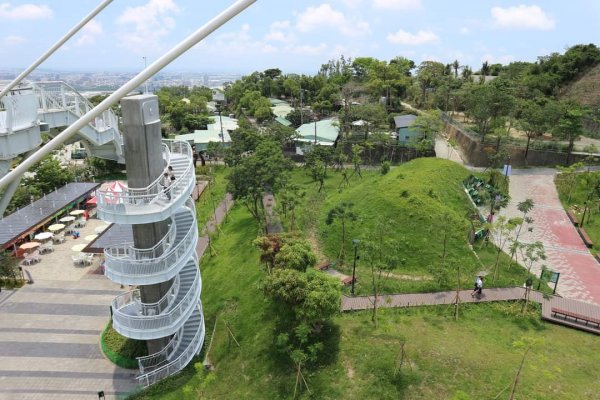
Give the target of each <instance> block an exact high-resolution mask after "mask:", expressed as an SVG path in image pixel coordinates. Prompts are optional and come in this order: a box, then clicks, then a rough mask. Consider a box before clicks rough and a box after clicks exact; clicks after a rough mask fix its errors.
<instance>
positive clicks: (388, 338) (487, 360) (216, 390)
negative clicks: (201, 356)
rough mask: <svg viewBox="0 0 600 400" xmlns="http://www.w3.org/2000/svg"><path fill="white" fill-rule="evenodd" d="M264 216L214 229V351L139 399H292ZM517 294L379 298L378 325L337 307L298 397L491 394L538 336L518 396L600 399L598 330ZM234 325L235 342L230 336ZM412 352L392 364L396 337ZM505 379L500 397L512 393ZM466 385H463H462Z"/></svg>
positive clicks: (210, 287) (238, 213)
mask: <svg viewBox="0 0 600 400" xmlns="http://www.w3.org/2000/svg"><path fill="white" fill-rule="evenodd" d="M257 230H258V226H257V225H256V223H255V221H254V220H252V218H251V217H250V216H249V215H248V213H247V211H246V210H245V209H244V208H243V207H240V206H239V205H238V206H236V207H235V208H234V210H233V211H232V213H231V215H230V218H229V221H228V222H227V223H226V224H225V225H224V226H223V229H222V232H221V234H220V235H219V236H218V237H216V238H215V240H214V246H215V250H216V253H217V254H216V256H213V257H210V256H205V257H204V258H203V260H202V262H201V270H202V276H203V291H202V300H203V305H204V312H205V318H206V328H207V339H206V343H207V346H208V343H209V342H210V337H211V335H210V334H211V333H212V331H213V327H214V326H215V323H216V329H215V337H214V340H213V343H212V347H211V349H210V351H209V356H210V360H211V362H212V364H213V365H214V371H213V372H210V373H207V372H205V371H204V368H203V366H202V363H201V362H200V360H197V362H196V363H195V364H194V363H192V365H190V366H189V367H188V368H187V369H186V370H185V371H184V372H182V373H181V374H179V375H177V376H175V377H173V378H171V379H168V380H166V381H164V382H161V383H159V384H158V385H157V386H155V387H153V388H151V389H150V390H149V391H146V392H144V393H141V394H139V395H137V396H136V397H134V398H135V399H138V400H139V399H173V400H175V399H177V400H179V399H289V398H292V394H293V388H294V382H295V371H294V368H293V365H292V364H291V363H290V362H289V361H288V360H287V359H286V358H282V357H280V356H279V354H278V353H277V352H276V351H275V350H274V349H275V345H274V342H275V337H274V332H275V329H274V328H275V325H274V324H275V318H276V316H275V315H274V313H273V311H272V309H271V307H270V305H269V302H268V301H266V300H265V298H264V296H263V294H262V291H261V280H262V278H263V277H264V272H263V267H262V266H261V265H260V264H259V262H258V251H257V250H256V249H254V248H253V247H252V246H251V245H250V242H251V241H252V240H253V239H254V238H255V237H256V233H257ZM520 309H521V306H520V304H518V303H512V304H511V303H502V304H500V303H497V304H489V305H486V304H477V305H468V306H467V305H465V306H462V307H461V314H460V318H459V320H458V321H457V322H456V321H454V318H453V312H452V308H450V307H447V306H442V307H419V308H412V309H384V310H380V313H379V321H380V324H379V326H378V327H377V328H375V327H374V326H373V324H372V323H371V321H370V313H369V312H368V311H365V312H358V313H348V314H343V315H339V316H337V317H335V318H334V319H333V321H332V324H330V325H328V326H327V327H326V328H325V329H326V333H327V335H326V339H327V340H326V347H325V354H324V356H323V357H322V360H321V363H320V365H318V366H313V367H312V368H308V369H307V370H306V371H305V374H306V379H307V382H308V385H309V387H310V389H311V391H312V395H309V394H308V393H307V392H306V391H304V392H303V393H302V396H303V397H302V398H312V399H399V398H400V399H452V398H454V399H482V398H485V399H492V398H494V397H495V396H496V395H497V394H498V393H500V392H501V391H502V390H503V389H506V388H507V387H508V386H509V385H510V383H511V382H512V379H513V377H514V373H515V371H516V368H517V367H518V365H519V362H520V359H521V355H522V351H523V350H519V349H515V348H514V347H513V343H514V342H515V341H517V340H519V339H521V338H522V337H535V338H538V339H540V340H541V342H540V343H539V344H537V345H536V346H535V347H534V348H533V349H532V351H531V353H530V355H529V356H528V358H527V359H526V362H525V366H524V369H523V372H522V376H521V384H520V386H519V389H518V398H520V399H540V400H541V399H544V400H547V399H557V400H558V399H561V400H563V399H573V400H575V399H577V400H579V399H600V373H598V370H597V368H596V364H597V360H596V359H597V357H596V355H595V348H596V347H597V346H596V343H597V337H595V336H592V335H589V334H585V333H581V332H578V331H575V330H571V329H568V328H564V327H560V326H555V325H549V324H546V323H543V322H541V321H540V318H539V311H537V310H532V311H531V312H529V313H527V314H525V315H522V314H521V313H520ZM227 327H229V328H230V329H231V332H233V334H234V336H235V338H236V340H237V341H238V342H239V344H240V347H237V345H236V344H235V343H234V341H233V340H232V339H230V335H229V333H228V331H227ZM402 342H404V343H405V352H406V356H407V359H406V360H405V363H404V366H403V367H402V369H401V371H400V372H397V373H396V374H394V369H395V365H397V363H396V362H395V360H396V359H397V356H398V353H399V349H400V343H402ZM507 390H508V389H506V390H505V391H504V392H503V393H502V394H501V395H500V397H499V398H508V391H507ZM461 391H462V393H461Z"/></svg>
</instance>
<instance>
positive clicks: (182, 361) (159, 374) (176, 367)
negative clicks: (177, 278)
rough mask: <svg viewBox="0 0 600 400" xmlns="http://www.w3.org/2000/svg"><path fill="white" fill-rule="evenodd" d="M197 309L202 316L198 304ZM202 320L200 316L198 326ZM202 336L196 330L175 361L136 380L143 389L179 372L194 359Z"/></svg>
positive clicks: (202, 334)
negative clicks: (142, 385) (140, 383)
mask: <svg viewBox="0 0 600 400" xmlns="http://www.w3.org/2000/svg"><path fill="white" fill-rule="evenodd" d="M198 309H199V311H200V314H201V315H202V306H201V305H200V304H198ZM203 319H204V316H202V319H201V320H200V324H203ZM204 335H205V332H204V329H198V330H197V331H196V334H195V335H194V338H193V339H192V341H191V342H190V343H189V344H188V346H187V347H186V348H185V350H183V351H182V352H181V354H180V355H179V356H178V357H177V358H176V359H174V360H172V361H170V362H169V363H168V364H167V365H164V366H162V367H160V368H158V369H155V370H154V371H151V372H148V373H146V374H143V375H139V376H138V377H137V378H136V379H137V380H138V381H140V382H142V383H143V384H144V386H145V387H148V386H150V385H152V384H153V383H155V382H156V381H158V380H159V379H162V378H165V377H167V376H170V375H173V374H174V373H176V372H178V371H180V370H181V369H182V368H183V367H185V366H186V365H187V363H188V362H189V360H191V359H192V358H193V357H194V354H195V352H196V346H197V344H198V342H199V341H200V339H201V337H204Z"/></svg>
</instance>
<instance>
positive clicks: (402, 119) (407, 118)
mask: <svg viewBox="0 0 600 400" xmlns="http://www.w3.org/2000/svg"><path fill="white" fill-rule="evenodd" d="M415 119H417V117H416V115H412V114H408V115H397V116H395V117H394V124H396V128H406V127H409V126H411V125H412V123H413V121H414V120H415Z"/></svg>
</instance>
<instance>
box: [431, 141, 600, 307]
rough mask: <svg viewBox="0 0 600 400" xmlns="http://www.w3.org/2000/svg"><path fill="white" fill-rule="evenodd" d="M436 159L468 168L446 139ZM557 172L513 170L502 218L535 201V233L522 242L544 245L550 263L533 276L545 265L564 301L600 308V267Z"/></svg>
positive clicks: (437, 145)
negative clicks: (570, 211)
mask: <svg viewBox="0 0 600 400" xmlns="http://www.w3.org/2000/svg"><path fill="white" fill-rule="evenodd" d="M435 149H436V156H437V157H438V158H446V159H450V160H453V161H456V162H458V163H460V164H462V165H464V166H465V167H467V168H470V169H475V168H472V167H469V166H468V165H465V163H464V161H463V159H462V157H461V156H460V154H459V152H458V151H456V150H454V149H451V148H450V146H448V144H447V142H446V140H445V138H443V137H439V138H438V139H437V140H436V143H435ZM555 175H556V170H555V169H553V168H530V169H517V170H513V172H512V176H511V178H510V188H509V190H510V196H511V201H510V204H509V205H508V207H507V208H506V209H503V210H501V212H500V215H505V216H507V217H508V218H511V217H520V216H522V213H521V212H520V211H519V210H518V209H517V204H518V203H520V202H522V201H523V200H525V199H527V198H531V199H533V201H534V204H535V206H534V208H533V210H532V212H531V213H530V214H529V216H530V217H532V218H533V220H534V222H533V224H532V226H531V227H532V228H533V230H532V232H527V231H526V230H525V229H524V230H522V231H521V236H520V237H519V239H520V241H522V242H523V243H531V242H535V241H540V242H542V243H543V244H544V248H545V251H546V256H547V259H546V260H543V261H541V262H537V263H535V264H534V265H533V267H532V273H534V274H535V275H537V276H539V275H540V272H541V269H542V265H546V267H548V268H549V269H551V270H553V271H557V272H560V278H559V282H558V286H557V293H559V294H560V295H561V296H563V297H567V298H570V299H576V300H581V301H585V302H588V303H593V304H597V305H600V264H599V263H598V262H597V261H596V259H595V258H594V257H593V256H592V255H591V254H590V252H589V251H588V249H587V247H586V246H585V245H584V244H583V241H582V240H581V238H580V237H579V234H578V233H577V230H576V229H575V227H574V226H573V224H572V223H571V221H570V220H569V217H568V216H567V213H566V212H565V210H564V208H563V207H562V205H561V203H560V200H559V199H558V192H557V191H556V186H555V185H554V177H555Z"/></svg>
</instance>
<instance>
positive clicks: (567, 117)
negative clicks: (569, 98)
mask: <svg viewBox="0 0 600 400" xmlns="http://www.w3.org/2000/svg"><path fill="white" fill-rule="evenodd" d="M585 115H586V112H585V110H584V109H583V108H582V107H581V106H579V105H577V104H575V103H568V104H566V105H565V110H564V112H563V114H562V116H561V117H560V119H559V120H558V125H557V126H556V128H555V130H554V133H555V134H556V136H557V137H559V138H560V139H563V140H567V141H568V142H569V146H568V148H567V162H566V163H567V165H569V164H570V162H571V153H572V152H573V147H574V146H575V141H576V140H578V139H579V137H580V136H581V135H583V134H584V133H585V130H584V129H583V118H584V116H585Z"/></svg>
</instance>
